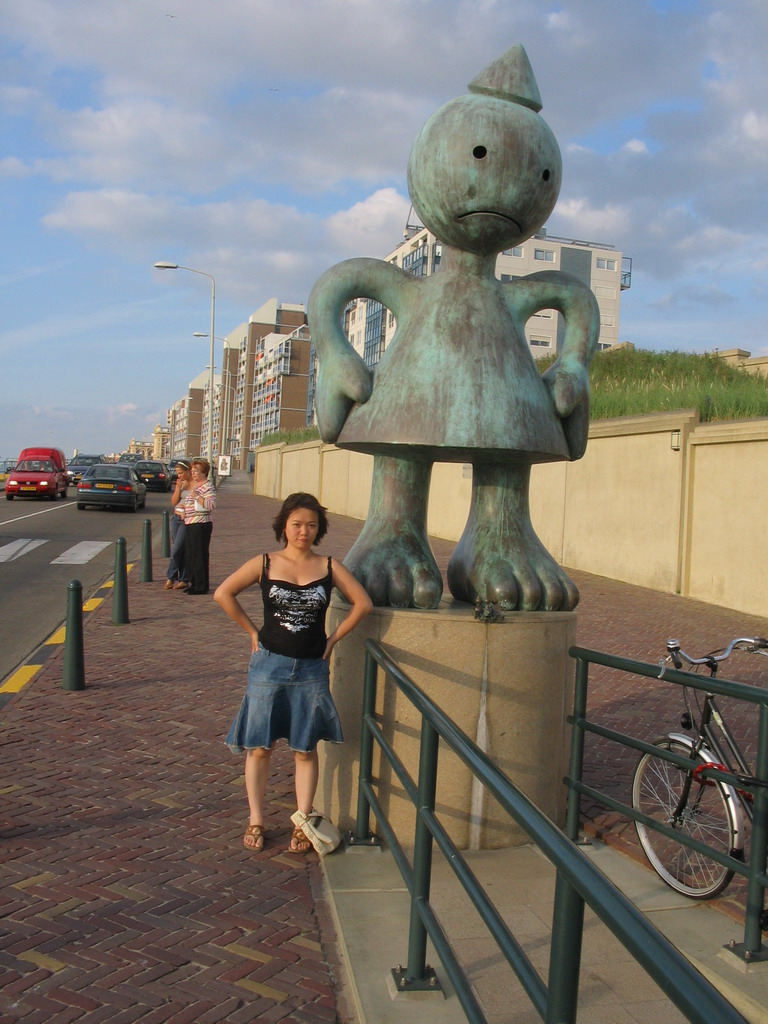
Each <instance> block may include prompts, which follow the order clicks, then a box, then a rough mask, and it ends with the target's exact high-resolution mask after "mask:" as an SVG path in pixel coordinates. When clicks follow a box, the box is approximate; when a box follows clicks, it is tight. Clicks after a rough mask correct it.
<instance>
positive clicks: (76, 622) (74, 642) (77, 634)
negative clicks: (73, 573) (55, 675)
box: [61, 580, 85, 690]
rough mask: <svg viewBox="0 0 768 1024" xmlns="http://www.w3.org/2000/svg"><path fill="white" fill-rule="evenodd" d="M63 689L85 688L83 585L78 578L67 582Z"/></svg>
mask: <svg viewBox="0 0 768 1024" xmlns="http://www.w3.org/2000/svg"><path fill="white" fill-rule="evenodd" d="M61 688H62V689H63V690H84V689H85V655H84V652H83V585H82V583H81V582H80V580H70V581H69V583H68V584H67V625H66V636H65V639H64V676H63V679H62V682H61Z"/></svg>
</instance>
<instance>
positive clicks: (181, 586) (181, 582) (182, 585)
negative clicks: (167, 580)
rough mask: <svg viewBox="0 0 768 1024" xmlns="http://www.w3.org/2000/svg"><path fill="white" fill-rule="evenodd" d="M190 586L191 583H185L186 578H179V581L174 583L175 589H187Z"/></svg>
mask: <svg viewBox="0 0 768 1024" xmlns="http://www.w3.org/2000/svg"><path fill="white" fill-rule="evenodd" d="M188 586H189V584H188V583H185V582H184V580H179V582H178V583H174V584H173V589H174V590H186V589H187V587H188Z"/></svg>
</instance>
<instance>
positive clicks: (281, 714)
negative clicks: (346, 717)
mask: <svg viewBox="0 0 768 1024" xmlns="http://www.w3.org/2000/svg"><path fill="white" fill-rule="evenodd" d="M279 739H285V740H288V746H289V747H290V748H291V749H292V750H302V751H310V750H314V749H315V747H316V746H317V744H318V741H319V740H330V741H331V742H332V743H341V742H343V739H344V737H343V735H342V732H341V721H340V720H339V714H338V711H337V710H336V705H335V704H334V703H333V697H331V690H330V686H329V675H328V662H327V661H325V660H324V659H323V658H287V657H285V655H283V654H275V653H274V651H267V650H265V649H264V648H263V647H260V648H259V649H258V650H257V651H254V652H253V654H252V655H251V660H250V664H249V665H248V685H247V687H246V691H245V696H244V697H243V702H242V704H241V705H240V710H239V711H238V713H237V715H236V716H235V720H234V722H233V723H232V725H231V727H230V730H229V733H228V734H227V739H226V744H227V746H228V747H229V749H230V750H231V751H232V753H234V754H242V753H244V752H245V751H247V750H254V749H255V748H257V747H271V746H272V744H273V743H274V742H275V740H279Z"/></svg>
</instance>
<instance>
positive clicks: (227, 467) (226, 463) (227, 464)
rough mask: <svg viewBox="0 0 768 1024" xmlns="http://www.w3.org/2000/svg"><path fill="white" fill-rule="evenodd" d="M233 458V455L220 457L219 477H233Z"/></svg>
mask: <svg viewBox="0 0 768 1024" xmlns="http://www.w3.org/2000/svg"><path fill="white" fill-rule="evenodd" d="M231 463H232V456H231V455H220V456H219V466H218V474H219V476H231V475H232V467H231Z"/></svg>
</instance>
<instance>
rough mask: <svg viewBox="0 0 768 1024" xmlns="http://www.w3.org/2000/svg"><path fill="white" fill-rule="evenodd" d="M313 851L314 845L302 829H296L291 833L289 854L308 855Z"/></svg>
mask: <svg viewBox="0 0 768 1024" xmlns="http://www.w3.org/2000/svg"><path fill="white" fill-rule="evenodd" d="M311 849H312V843H310V841H309V840H308V839H307V837H306V836H305V835H304V832H303V830H302V829H300V828H295V829H294V830H293V832H292V833H291V841H290V843H289V844H288V853H298V854H301V853H308V852H309V851H310V850H311Z"/></svg>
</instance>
